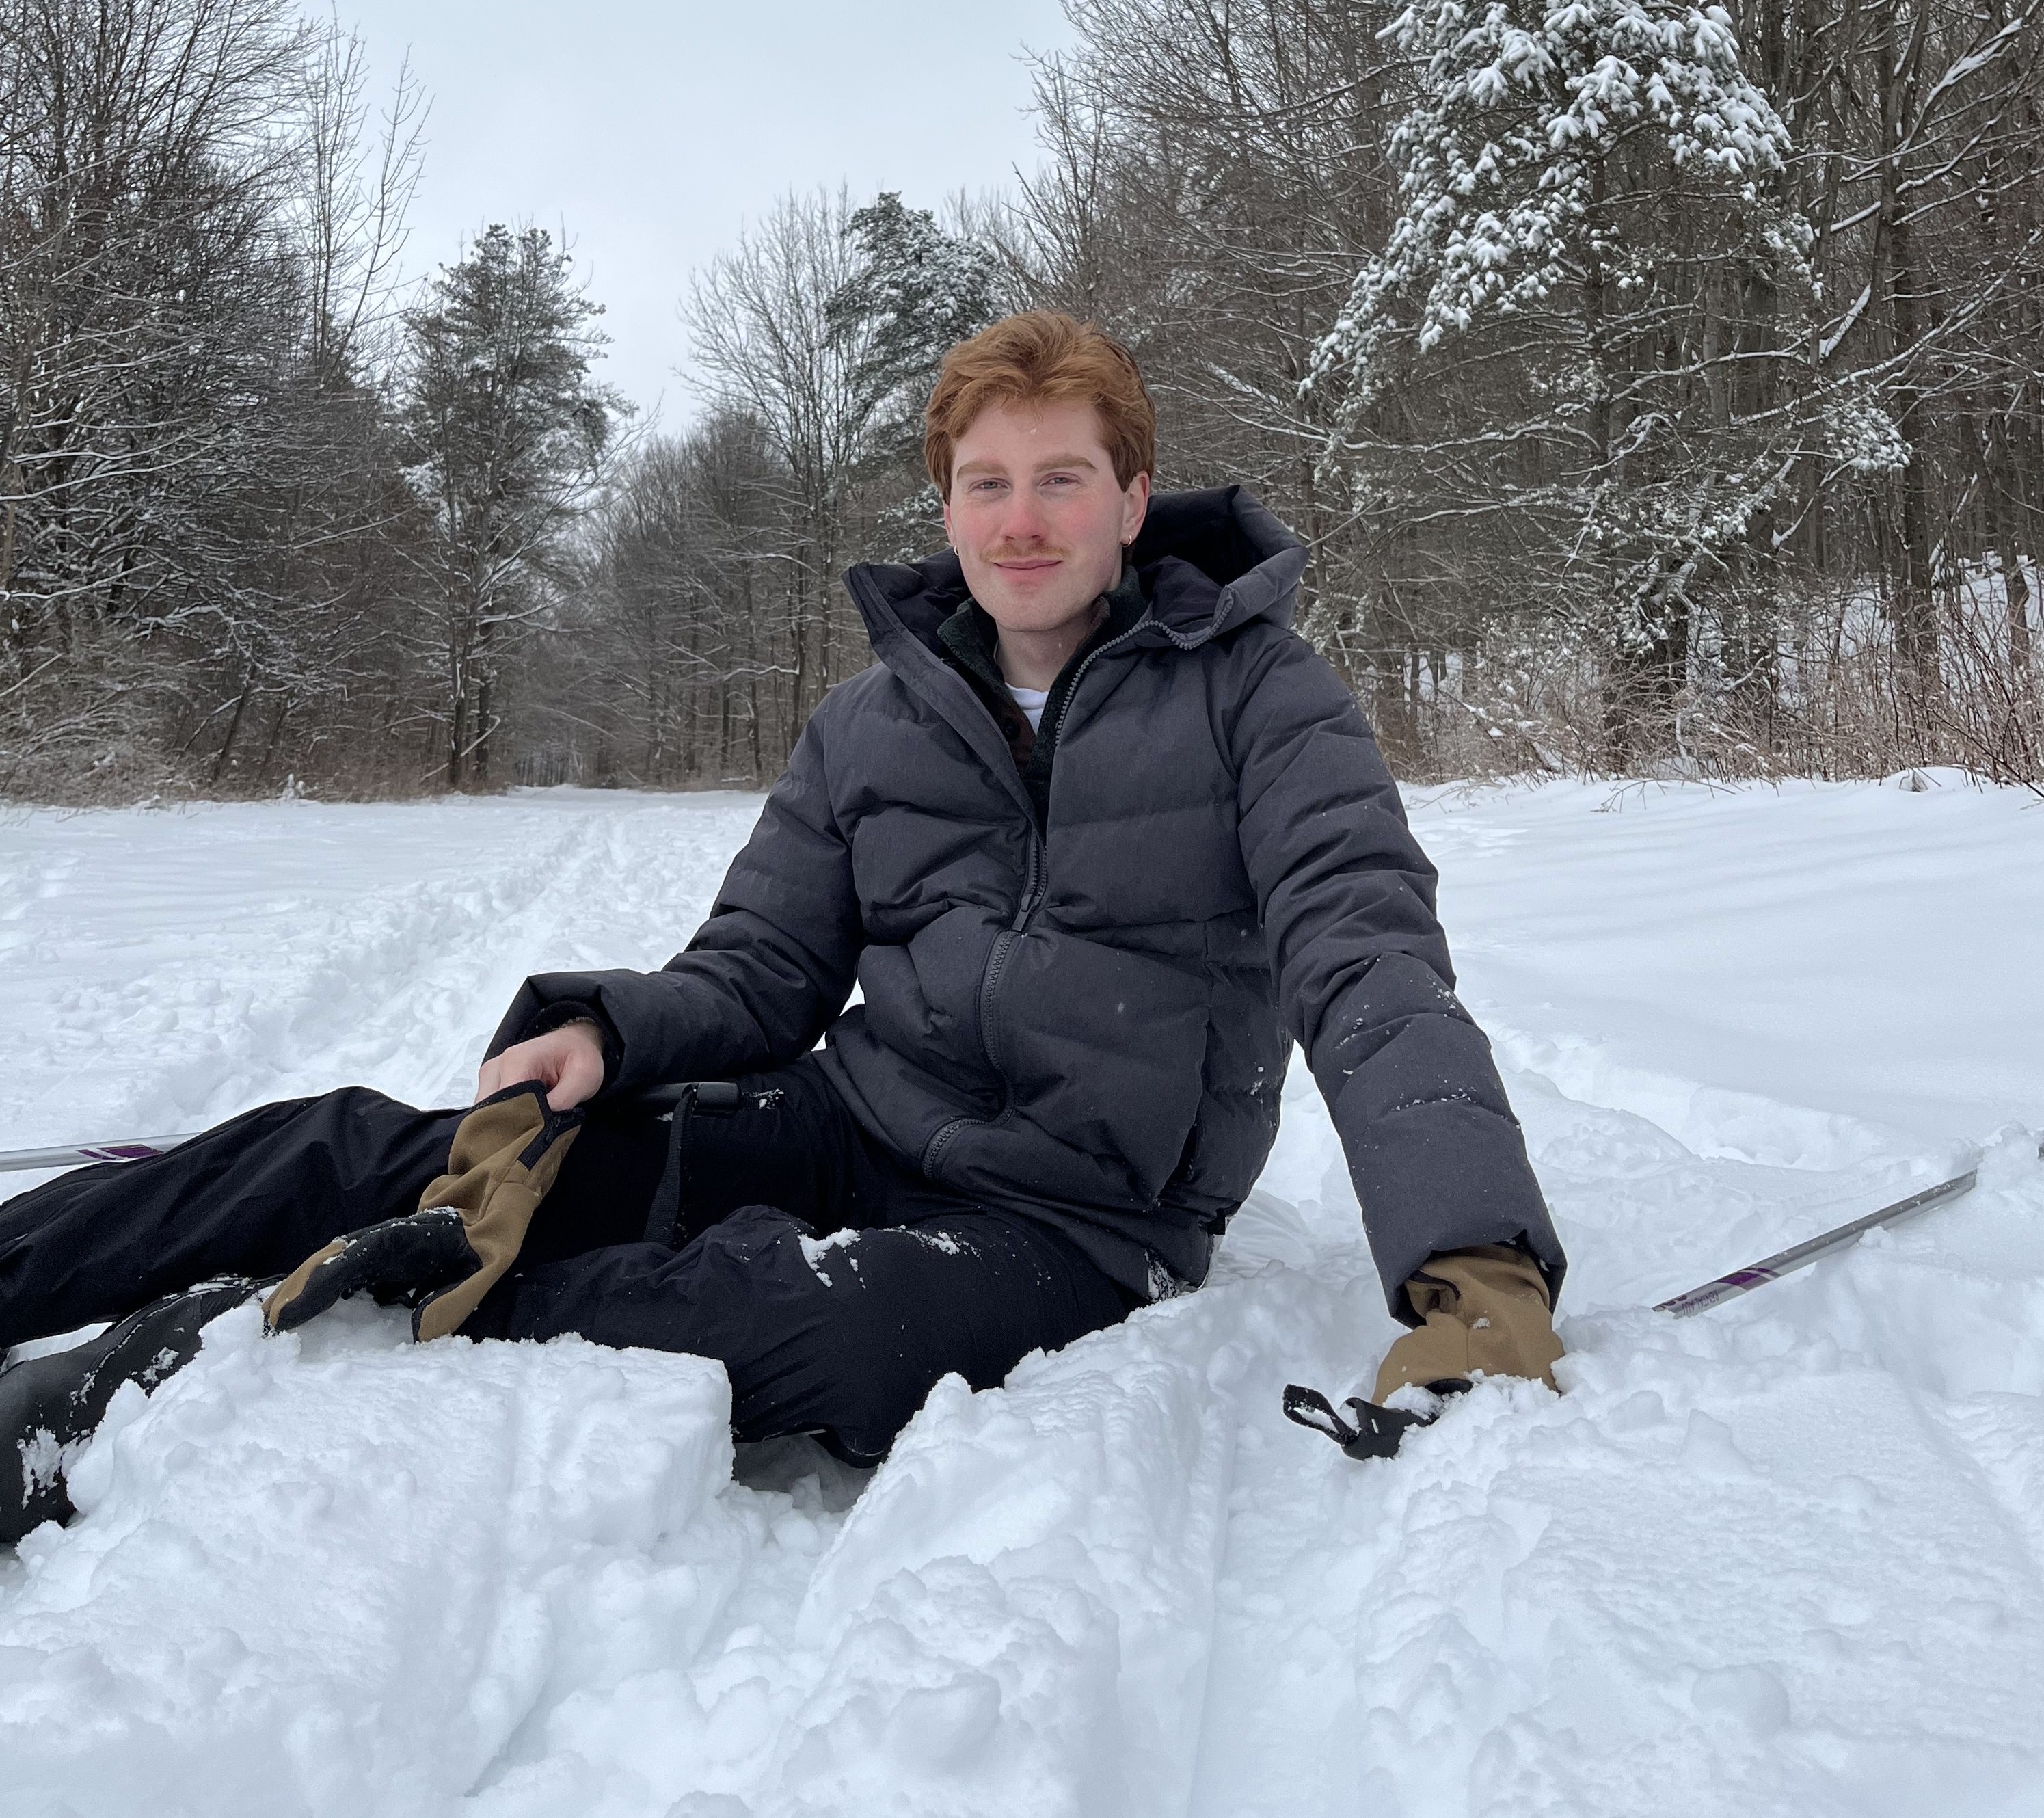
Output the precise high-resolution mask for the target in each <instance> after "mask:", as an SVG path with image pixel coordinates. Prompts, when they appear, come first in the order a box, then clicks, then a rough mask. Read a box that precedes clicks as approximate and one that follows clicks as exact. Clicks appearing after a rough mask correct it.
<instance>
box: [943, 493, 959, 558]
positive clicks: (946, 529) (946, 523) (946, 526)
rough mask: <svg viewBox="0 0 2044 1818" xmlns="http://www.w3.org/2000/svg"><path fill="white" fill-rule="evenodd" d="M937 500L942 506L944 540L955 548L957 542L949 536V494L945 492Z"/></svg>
mask: <svg viewBox="0 0 2044 1818" xmlns="http://www.w3.org/2000/svg"><path fill="white" fill-rule="evenodd" d="M939 503H940V504H942V505H943V508H944V540H945V542H947V543H949V544H951V547H952V548H957V547H958V544H957V542H956V540H955V539H954V538H953V536H951V494H949V493H948V492H947V493H946V494H944V495H943V498H942V499H941V500H940V501H939Z"/></svg>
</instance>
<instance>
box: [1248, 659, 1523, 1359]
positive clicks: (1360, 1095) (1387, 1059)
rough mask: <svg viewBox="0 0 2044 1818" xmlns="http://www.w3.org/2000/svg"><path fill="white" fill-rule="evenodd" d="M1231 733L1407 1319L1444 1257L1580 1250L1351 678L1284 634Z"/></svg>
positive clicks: (1314, 1047)
mask: <svg viewBox="0 0 2044 1818" xmlns="http://www.w3.org/2000/svg"><path fill="white" fill-rule="evenodd" d="M1256 660H1257V662H1258V666H1259V667H1260V669H1261V673H1260V674H1258V675H1256V676H1255V677H1254V681H1253V685H1252V686H1251V689H1250V691H1249V693H1248V694H1247V698H1246V699H1245V701H1244V703H1243V708H1242V710H1241V712H1240V713H1239V716H1238V717H1237V719H1236V721H1235V725H1234V728H1233V732H1232V740H1231V755H1232V757H1233V759H1234V762H1235V770H1236V775H1237V778H1238V779H1239V782H1238V787H1239V809H1240V815H1241V821H1240V828H1241V840H1242V855H1243V863H1245V865H1246V866H1247V868H1248V871H1249V876H1250V879H1251V883H1252V884H1253V885H1254V889H1255V891H1256V897H1257V907H1258V913H1259V914H1260V915H1261V917H1262V922H1263V928H1264V935H1265V940H1266V944H1267V945H1268V947H1269V950H1270V963H1271V967H1272V970H1273V971H1274V974H1275V976H1276V979H1277V1001H1278V1005H1279V1010H1280V1013H1281V1015H1282V1016H1283V1017H1284V1019H1285V1024H1286V1026H1287V1027H1288V1028H1289V1029H1290V1030H1291V1032H1292V1033H1293V1036H1295V1037H1296V1038H1297V1040H1299V1041H1300V1042H1301V1044H1303V1045H1304V1048H1305V1051H1306V1059H1307V1062H1308V1065H1309V1066H1310V1067H1312V1071H1313V1078H1314V1079H1315V1081H1316V1082H1317V1083H1318V1085H1319V1086H1320V1092H1321V1094H1322V1096H1323V1097H1324V1098H1325V1099H1326V1100H1327V1109H1328V1111H1329V1113H1330V1114H1331V1116H1332V1117H1333V1119H1334V1124H1335V1131H1336V1132H1337V1133H1338V1134H1339V1136H1340V1138H1341V1141H1342V1147H1343V1151H1344V1152H1345V1153H1346V1155H1347V1158H1348V1164H1349V1172H1350V1178H1352V1179H1353V1180H1354V1183H1355V1190H1356V1196H1357V1197H1358V1199H1359V1200H1360V1201H1361V1202H1362V1216H1363V1223H1364V1225H1365V1227H1366V1229H1367V1231H1368V1232H1369V1236H1370V1250H1371V1253H1372V1255H1374V1257H1375V1258H1376V1261H1377V1272H1378V1274H1380V1275H1381V1277H1382V1278H1383V1282H1384V1286H1385V1297H1386V1299H1387V1301H1389V1304H1390V1307H1391V1310H1392V1312H1393V1313H1394V1314H1396V1315H1397V1316H1398V1317H1400V1318H1401V1319H1404V1320H1407V1321H1408V1322H1410V1321H1411V1320H1412V1317H1413V1316H1412V1312H1411V1309H1409V1308H1408V1306H1407V1305H1406V1302H1405V1297H1404V1284H1405V1282H1406V1281H1407V1279H1408V1278H1409V1277H1410V1276H1411V1275H1412V1273H1413V1272H1414V1271H1415V1270H1416V1269H1418V1268H1419V1267H1420V1265H1421V1264H1423V1263H1424V1262H1425V1261H1426V1259H1427V1257H1428V1256H1430V1255H1433V1254H1434V1253H1435V1251H1443V1250H1455V1249H1460V1248H1462V1247H1466V1246H1467V1245H1469V1244H1473V1243H1512V1242H1515V1241H1523V1242H1524V1243H1526V1244H1527V1246H1528V1247H1530V1248H1531V1251H1532V1252H1533V1254H1534V1255H1535V1256H1536V1257H1537V1258H1538V1259H1539V1261H1540V1263H1541V1264H1542V1266H1543V1268H1544V1269H1545V1270H1546V1274H1547V1278H1548V1281H1549V1284H1550V1287H1553V1288H1558V1287H1559V1286H1560V1285H1561V1278H1562V1268H1563V1259H1562V1249H1561V1245H1560V1243H1559V1242H1558V1240H1556V1238H1555V1236H1554V1226H1553V1224H1552V1223H1551V1222H1550V1220H1549V1218H1548V1216H1547V1209H1546V1203H1545V1201H1543V1198H1542V1197H1541V1193H1540V1189H1539V1184H1538V1182H1536V1181H1535V1179H1534V1177H1533V1170H1532V1167H1531V1164H1530V1163H1528V1162H1527V1158H1526V1144H1525V1140H1524V1138H1523V1136H1522V1135H1521V1134H1520V1128H1519V1124H1518V1120H1517V1119H1516V1118H1515V1117H1513V1116H1512V1107H1511V1105H1510V1104H1509V1103H1508V1101H1507V1100H1506V1097H1505V1095H1504V1084H1503V1082H1501V1081H1500V1079H1499V1078H1498V1075H1497V1068H1496V1063H1494V1062H1493V1060H1492V1059H1491V1053H1490V1044H1489V1042H1488V1041H1486V1040H1485V1038H1484V1035H1483V1032H1482V1031H1481V1030H1480V1029H1479V1028H1477V1026H1476V1024H1475V1023H1474V1022H1473V1020H1471V1019H1470V1014H1469V1013H1468V1012H1467V1011H1466V1010H1465V1009H1463V1008H1462V1005H1461V1004H1460V1003H1459V1002H1458V1001H1457V1000H1456V997H1455V994H1454V970H1453V969H1452V967H1450V963H1449V959H1448V947H1447V939H1446V937H1445V936H1443V933H1442V932H1441V926H1440V924H1439V921H1436V920H1435V913H1434V883H1435V872H1434V868H1433V867H1432V866H1431V864H1429V863H1427V858H1426V855H1425V854H1424V853H1423V852H1422V851H1420V847H1419V844H1418V843H1417V842H1416V840H1414V839H1413V837H1412V832H1411V830H1410V829H1409V828H1408V827H1407V825H1406V823H1405V813H1404V807H1403V805H1401V804H1400V801H1399V798H1398V790H1397V785H1396V784H1395V783H1394V782H1393V781H1392V779H1391V774H1390V772H1389V771H1388V770H1386V769H1385V764H1384V760H1383V759H1382V758H1381V756H1380V755H1378V752H1377V741H1376V740H1374V738H1373V737H1372V736H1370V728H1369V727H1368V726H1367V725H1365V724H1364V721H1363V717H1362V713H1360V712H1359V711H1358V709H1357V707H1356V705H1355V703H1354V701H1353V700H1352V699H1351V698H1350V695H1349V694H1348V691H1347V689H1345V688H1344V687H1343V686H1342V684H1341V681H1340V679H1339V677H1337V676H1336V675H1335V672H1334V671H1333V670H1332V669H1331V667H1329V666H1328V665H1327V663H1325V662H1324V660H1323V659H1321V658H1320V656H1318V655H1316V654H1315V653H1314V652H1313V651H1312V650H1311V649H1310V648H1308V646H1307V645H1306V644H1305V643H1304V641H1303V640H1301V639H1300V638H1298V637H1297V636H1293V635H1291V634H1290V633H1289V632H1288V633H1285V634H1284V635H1282V636H1275V637H1274V638H1272V640H1270V646H1269V647H1268V650H1267V652H1266V651H1258V653H1257V658H1256Z"/></svg>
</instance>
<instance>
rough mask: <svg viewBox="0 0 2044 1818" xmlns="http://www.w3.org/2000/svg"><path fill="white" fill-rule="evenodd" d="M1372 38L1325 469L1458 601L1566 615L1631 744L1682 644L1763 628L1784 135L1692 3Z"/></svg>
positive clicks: (1779, 339) (1807, 290)
mask: <svg viewBox="0 0 2044 1818" xmlns="http://www.w3.org/2000/svg"><path fill="white" fill-rule="evenodd" d="M1390 35H1391V36H1392V37H1393V38H1394V39H1395V41H1396V43H1397V46H1398V48H1400V50H1401V51H1402V52H1404V55H1405V56H1407V57H1408V59H1409V60H1411V67H1412V79H1413V83H1414V93H1413V94H1412V100H1411V102H1410V105H1409V106H1408V109H1407V111H1406V112H1405V113H1404V117H1403V118H1402V120H1401V121H1400V124H1399V125H1398V126H1397V128H1396V129H1395V131H1394V134H1393V142H1392V152H1393V160H1394V162H1395V163H1396V165H1397V169H1398V171H1399V178H1400V212H1399V215H1398V217H1397V222H1396V224H1395V226H1394V228H1393V232H1392V233H1391V235H1390V236H1389V241H1388V244H1386V245H1385V248H1384V250H1383V252H1381V255H1379V256H1376V257H1374V258H1371V259H1368V260H1367V261H1366V263H1364V264H1363V265H1362V268H1361V270H1360V271H1358V275H1357V276H1356V278H1355V280H1354V286H1353V287H1352V290H1351V292H1350V298H1349V300H1348V303H1347V307H1346V308H1345V309H1344V310H1343V313H1342V314H1341V316H1340V317H1339V320H1338V321H1337V323H1336V325H1335V327H1334V329H1332V331H1331V332H1330V333H1329V334H1328V335H1327V336H1326V337H1325V339H1324V340H1323V342H1322V343H1321V344H1320V348H1319V349H1318V350H1317V352H1316V357H1315V359H1314V363H1313V365H1312V371H1311V372H1310V375H1309V376H1308V379H1307V381H1306V385H1307V386H1308V388H1310V389H1314V390H1319V391H1320V393H1321V394H1322V402H1324V403H1325V402H1329V399H1328V394H1332V395H1331V402H1332V406H1333V413H1334V421H1335V423H1336V425H1337V428H1336V429H1335V432H1334V434H1333V436H1332V437H1331V441H1330V445H1329V449H1328V457H1329V458H1328V459H1327V463H1325V465H1326V469H1327V472H1328V473H1329V474H1330V475H1332V476H1335V477H1337V478H1339V479H1341V480H1343V481H1344V482H1346V483H1347V485H1348V486H1350V488H1351V489H1352V490H1353V494H1354V497H1355V498H1356V499H1357V502H1358V507H1359V509H1361V510H1362V511H1363V512H1364V513H1366V514H1367V515H1369V516H1371V517H1374V518H1376V519H1377V520H1378V521H1381V523H1382V524H1383V525H1385V527H1386V530H1385V534H1386V536H1387V537H1389V538H1390V539H1391V540H1393V541H1397V542H1402V544H1404V568H1405V571H1406V572H1407V574H1408V575H1409V576H1410V577H1411V578H1412V582H1413V584H1414V586H1416V587H1423V588H1425V589H1427V590H1431V591H1432V594H1433V597H1434V598H1435V599H1437V600H1438V599H1439V598H1440V597H1441V595H1442V594H1443V592H1447V593H1449V594H1453V595H1454V596H1457V598H1458V605H1459V609H1460V611H1459V616H1460V617H1462V619H1463V621H1464V622H1465V623H1466V624H1467V623H1470V622H1471V621H1474V622H1477V623H1481V622H1483V621H1486V620H1488V621H1491V622H1494V621H1495V620H1496V617H1497V616H1498V614H1499V613H1504V612H1523V611H1524V610H1526V609H1532V610H1534V611H1536V612H1539V613H1543V615H1550V616H1552V617H1559V618H1560V619H1561V620H1562V621H1563V622H1564V623H1565V624H1566V625H1569V626H1570V627H1572V628H1574V629H1575V631H1576V632H1577V633H1578V635H1581V636H1585V640H1586V641H1587V642H1588V644H1589V647H1590V648H1591V649H1592V650H1593V651H1594V653H1595V655H1596V658H1597V659H1599V660H1600V663H1601V667H1602V669H1603V673H1604V682H1605V692H1606V699H1607V703H1608V722H1609V730H1610V734H1611V738H1612V746H1613V755H1614V756H1615V757H1616V758H1618V759H1620V760H1621V761H1627V760H1630V759H1631V758H1632V757H1633V756H1634V755H1636V754H1637V753H1638V752H1639V751H1640V750H1641V749H1642V748H1646V747H1651V746H1659V745H1662V744H1665V743H1666V740H1667V739H1668V737H1669V732H1670V725H1671V721H1672V716H1673V711H1674V709H1675V707H1676V705H1677V697H1678V695H1679V694H1681V691H1682V690H1683V689H1684V688H1685V686H1686V685H1687V683H1688V682H1689V680H1690V679H1691V671H1692V663H1695V662H1696V661H1697V660H1698V659H1705V660H1709V659H1722V660H1723V662H1724V663H1727V664H1729V665H1731V666H1732V667H1736V666H1737V664H1738V663H1739V662H1740V661H1742V657H1741V655H1739V653H1740V652H1742V651H1746V650H1749V649H1758V648H1772V646H1771V644H1770V643H1769V640H1767V639H1766V638H1765V637H1764V636H1758V635H1756V633H1758V631H1759V629H1760V628H1759V627H1758V626H1756V625H1754V624H1753V623H1752V622H1751V621H1752V620H1753V618H1754V615H1755V614H1756V613H1761V614H1764V613H1765V612H1766V610H1767V606H1768V600H1769V590H1770V589H1771V587H1772V585H1773V582H1772V578H1771V570H1772V563H1771V561H1770V552H1771V525H1770V513H1771V512H1772V510H1773V506H1774V505H1775V504H1776V502H1777V500H1778V499H1781V498H1783V497H1785V492H1786V489H1787V485H1788V481H1789V479H1790V477H1791V475H1792V473H1793V471H1794V470H1795V467H1796V463H1797V462H1798V460H1799V459H1801V458H1802V457H1803V456H1804V455H1805V454H1806V452H1808V451H1809V450H1810V449H1811V448H1812V437H1813V435H1815V433H1816V427H1815V426H1816V423H1817V421H1818V420H1819V418H1818V413H1815V411H1813V409H1812V408H1811V407H1810V406H1811V404H1812V399H1811V398H1810V396H1809V392H1808V387H1807V386H1803V385H1800V384H1793V383H1788V382H1785V379H1786V377H1787V375H1786V374H1785V371H1784V368H1785V364H1787V363H1792V362H1796V361H1799V360H1802V359H1805V358H1806V357H1807V349H1808V343H1809V339H1810V336H1809V322H1810V306H1811V302H1812V284H1811V279H1810V273H1809V267H1808V245H1809V230H1808V226H1807V225H1806V223H1805V222H1804V220H1803V218H1802V217H1801V216H1800V213H1798V212H1797V210H1796V209H1795V207H1794V206H1792V203H1791V202H1789V201H1788V200H1787V199H1785V198H1786V196H1787V186H1786V184H1785V182H1784V177H1785V171H1786V167H1787V163H1788V153H1789V149H1790V146H1789V135H1788V129H1787V128H1786V127H1785V125H1784V124H1783V121H1782V120H1781V116H1780V114H1779V113H1777V110H1776V109H1775V107H1774V106H1773V104H1772V102H1770V101H1769V98H1768V97H1767V96H1766V95H1765V94H1762V92H1761V91H1760V90H1758V88H1757V87H1756V86H1754V84H1753V83H1751V82H1750V81H1749V80H1748V79H1746V76H1745V75H1743V74H1742V71H1741V68H1740V61H1739V43H1738V40H1737V38H1736V37H1735V33H1734V30H1733V26H1732V22H1731V18H1730V17H1729V16H1728V15H1727V13H1726V12H1725V11H1724V10H1723V8H1721V7H1719V6H1715V5H1697V4H1692V3H1691V0H1559V3H1554V0H1412V4H1411V5H1410V6H1408V7H1407V8H1406V10H1405V11H1404V13H1402V14H1401V15H1400V17H1399V18H1398V19H1397V21H1396V22H1395V24H1394V25H1393V27H1392V28H1391V33H1390ZM1827 414H1828V415H1829V416H1831V417H1833V418H1835V417H1837V415H1838V413H1827Z"/></svg>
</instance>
